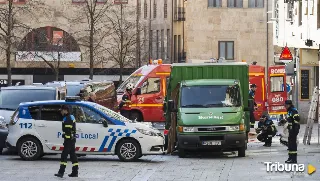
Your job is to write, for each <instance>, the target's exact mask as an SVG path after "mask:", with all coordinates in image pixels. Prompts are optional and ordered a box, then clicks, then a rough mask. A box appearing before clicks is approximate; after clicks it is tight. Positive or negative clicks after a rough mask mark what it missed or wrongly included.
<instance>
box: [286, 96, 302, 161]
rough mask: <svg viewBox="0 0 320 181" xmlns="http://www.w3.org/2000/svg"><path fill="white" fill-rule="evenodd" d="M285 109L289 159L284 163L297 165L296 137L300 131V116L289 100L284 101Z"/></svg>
mask: <svg viewBox="0 0 320 181" xmlns="http://www.w3.org/2000/svg"><path fill="white" fill-rule="evenodd" d="M285 107H286V108H287V112H288V116H287V121H288V130H289V138H288V150H289V153H288V155H289V158H288V160H287V161H286V163H297V149H298V145H297V136H298V134H299V130H300V116H299V114H298V110H297V108H295V107H294V106H293V104H292V101H291V100H286V101H285Z"/></svg>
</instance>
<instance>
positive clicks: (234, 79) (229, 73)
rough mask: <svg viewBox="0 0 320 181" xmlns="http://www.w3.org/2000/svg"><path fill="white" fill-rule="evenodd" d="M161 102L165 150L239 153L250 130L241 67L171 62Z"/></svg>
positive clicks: (244, 70)
mask: <svg viewBox="0 0 320 181" xmlns="http://www.w3.org/2000/svg"><path fill="white" fill-rule="evenodd" d="M167 84H168V85H167V95H166V98H165V103H164V110H165V116H166V129H167V130H169V134H168V137H169V138H168V140H169V141H168V150H167V151H168V152H171V151H173V149H174V148H175V147H177V149H178V155H179V157H185V155H186V151H189V150H196V151H200V150H210V151H238V156H239V157H244V156H245V151H246V148H247V142H248V132H249V130H250V126H249V125H250V121H249V112H248V111H249V110H250V109H249V105H248V104H249V103H248V102H249V101H248V90H249V66H248V65H247V64H246V63H242V62H239V63H212V64H208V63H204V64H188V63H176V64H172V67H171V74H170V80H169V82H168V83H167Z"/></svg>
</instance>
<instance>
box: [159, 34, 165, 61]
mask: <svg viewBox="0 0 320 181" xmlns="http://www.w3.org/2000/svg"><path fill="white" fill-rule="evenodd" d="M164 53H165V52H164V30H161V57H160V58H162V59H164V58H165V54H164Z"/></svg>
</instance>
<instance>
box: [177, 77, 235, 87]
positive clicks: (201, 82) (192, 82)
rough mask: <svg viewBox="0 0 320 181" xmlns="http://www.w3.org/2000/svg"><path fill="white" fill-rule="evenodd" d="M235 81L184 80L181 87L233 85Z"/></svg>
mask: <svg viewBox="0 0 320 181" xmlns="http://www.w3.org/2000/svg"><path fill="white" fill-rule="evenodd" d="M235 81H236V80H235V79H196V80H185V81H183V82H182V85H185V86H196V85H233V84H235Z"/></svg>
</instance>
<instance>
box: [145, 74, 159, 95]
mask: <svg viewBox="0 0 320 181" xmlns="http://www.w3.org/2000/svg"><path fill="white" fill-rule="evenodd" d="M158 92H160V78H152V77H151V78H148V79H147V80H146V81H145V82H144V83H143V84H142V87H141V94H154V93H158Z"/></svg>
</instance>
